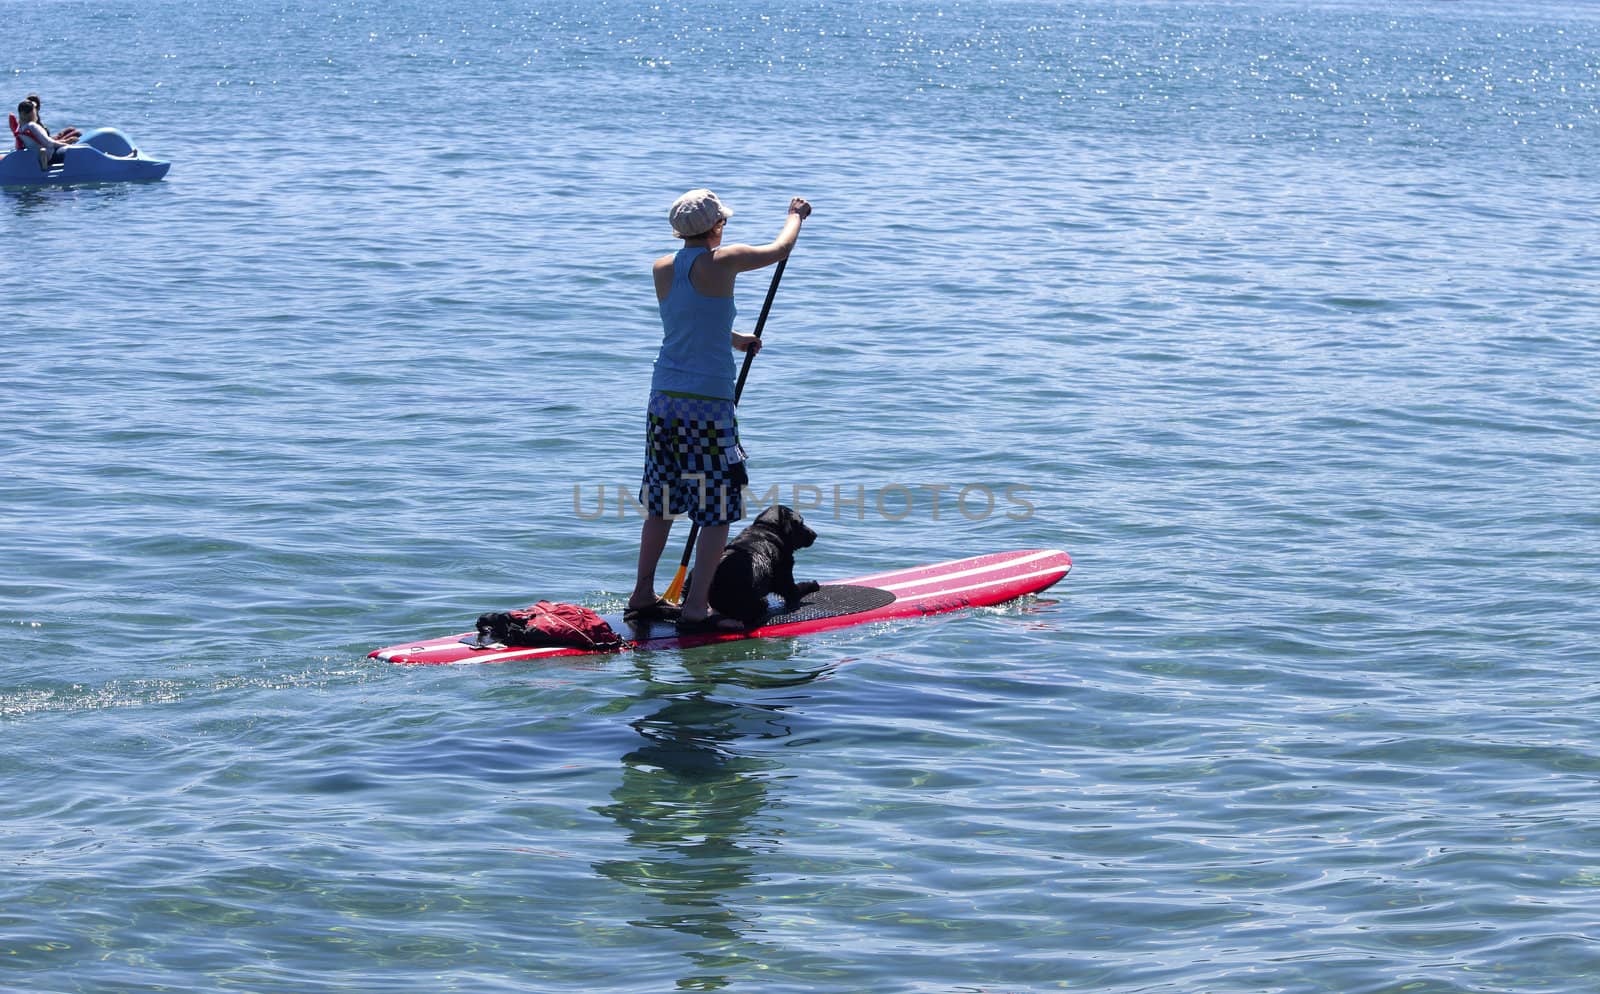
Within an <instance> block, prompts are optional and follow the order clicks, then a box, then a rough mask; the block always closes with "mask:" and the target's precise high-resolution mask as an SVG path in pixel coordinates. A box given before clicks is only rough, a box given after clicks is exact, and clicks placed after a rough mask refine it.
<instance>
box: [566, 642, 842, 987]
mask: <svg viewBox="0 0 1600 994" xmlns="http://www.w3.org/2000/svg"><path fill="white" fill-rule="evenodd" d="M774 648H778V650H779V651H782V648H781V645H780V646H777V647H775V646H773V645H772V644H770V643H769V644H768V645H766V646H764V647H763V649H764V651H765V653H766V654H765V656H764V657H761V658H756V657H752V656H749V655H746V654H745V653H748V652H749V651H750V650H748V649H746V650H740V649H734V648H732V647H729V648H726V649H724V648H720V647H719V649H714V650H709V651H708V652H706V653H701V654H698V655H699V656H700V657H701V658H700V659H699V660H698V661H695V660H693V659H690V660H688V661H685V662H684V664H683V668H682V669H681V670H678V671H677V672H676V673H674V674H672V675H671V677H667V676H665V675H657V674H656V673H654V672H653V665H654V662H656V661H655V660H652V659H651V654H649V653H637V654H636V660H635V661H636V664H637V666H638V670H639V675H640V677H641V679H642V681H643V684H644V688H643V690H642V691H641V694H640V696H639V698H638V702H639V704H640V705H641V706H642V707H646V708H650V709H651V710H650V711H649V713H647V714H645V715H643V716H642V717H639V718H636V719H634V720H633V721H632V722H631V724H632V726H633V728H634V729H635V730H636V731H637V732H638V733H639V735H640V736H641V737H642V738H643V740H644V741H643V742H642V743H641V744H640V745H639V747H638V748H637V749H634V750H633V751H631V752H629V753H627V754H626V755H624V756H623V757H622V781H621V783H619V784H618V785H617V788H616V789H615V790H614V791H612V793H611V798H612V803H611V804H607V805H603V806H600V807H597V808H596V809H595V810H596V811H598V812H599V813H601V814H604V815H605V816H607V817H609V818H612V819H613V820H615V821H616V823H617V824H618V825H620V826H621V827H622V828H623V829H624V830H625V831H626V832H627V841H628V844H629V845H630V846H631V847H633V849H634V850H635V851H634V853H633V858H631V859H626V860H609V861H605V862H601V863H596V864H595V869H596V870H597V871H599V872H600V873H601V874H603V875H605V876H607V877H609V878H611V879H612V880H616V881H618V882H620V883H624V884H627V885H628V886H630V887H635V888H638V889H639V890H640V891H643V892H644V893H645V894H646V895H648V896H649V897H650V898H652V899H654V900H655V902H657V903H658V904H659V906H660V910H658V911H657V912H656V913H655V914H651V915H648V916H646V917H643V918H639V919H636V920H634V921H633V922H631V924H632V925H634V926H635V927H638V928H645V929H670V930H672V931H675V932H679V933H682V934H685V935H689V936H692V937H695V938H696V940H697V943H696V945H695V947H694V949H693V950H692V951H690V952H689V953H688V954H687V955H688V957H689V959H690V961H691V962H692V963H693V966H694V968H695V973H694V974H693V975H691V976H687V977H684V978H682V979H681V980H680V981H679V982H678V986H679V988H680V989H684V990H720V989H722V988H724V987H726V986H727V985H728V983H729V975H730V974H733V973H736V972H739V971H738V969H737V968H738V967H740V966H741V965H744V964H750V963H753V962H756V961H758V960H759V959H760V958H761V950H760V947H759V944H758V943H755V942H753V941H752V940H751V939H750V938H749V937H748V933H749V932H750V931H751V927H752V926H753V925H754V920H753V919H754V918H755V915H754V914H752V913H750V912H740V911H736V910H733V909H732V908H730V907H728V897H729V895H730V894H732V893H733V892H734V891H736V890H738V889H739V888H741V887H743V886H744V885H746V884H747V883H750V882H751V881H752V880H753V879H756V877H757V875H758V873H759V869H758V867H759V865H760V863H761V858H762V854H763V853H765V852H767V851H770V850H772V849H774V848H776V847H777V846H779V845H780V844H781V838H780V835H781V833H779V832H777V831H763V828H762V819H761V813H762V811H763V810H764V809H765V808H767V807H768V805H769V804H770V797H769V795H770V794H771V793H772V791H773V790H774V789H775V787H774V784H775V782H776V780H777V776H776V774H777V773H778V771H780V770H781V769H782V764H781V763H779V762H778V761H777V760H775V759H772V758H770V757H771V754H770V751H769V750H768V749H766V748H765V747H766V746H767V745H769V744H771V743H772V741H774V740H779V739H784V738H786V737H788V736H789V734H790V731H791V728H790V722H791V720H792V717H793V709H794V708H795V707H796V705H797V703H799V702H800V701H801V700H803V698H800V697H796V696H794V695H792V694H785V693H784V692H785V691H786V690H791V689H792V688H796V687H800V686H803V685H804V684H807V683H809V682H811V681H812V680H815V679H816V678H817V677H819V676H821V675H822V674H823V673H824V672H826V668H824V669H818V670H794V669H787V668H782V667H781V665H780V664H779V663H778V662H777V661H776V660H775V659H774V658H773V656H772V650H773V649H774ZM682 658H683V657H681V656H680V659H682ZM661 662H665V661H664V660H661ZM757 663H760V664H763V665H761V666H757V665H755V664H757ZM751 691H753V692H756V695H757V696H758V697H759V699H758V700H741V699H734V698H735V697H736V696H738V695H740V694H741V693H742V692H751Z"/></svg>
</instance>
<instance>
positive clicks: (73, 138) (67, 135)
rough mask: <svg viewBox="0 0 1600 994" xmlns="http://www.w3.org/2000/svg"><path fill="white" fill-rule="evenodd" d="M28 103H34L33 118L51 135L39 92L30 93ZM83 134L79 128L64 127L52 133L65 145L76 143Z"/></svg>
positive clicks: (52, 136)
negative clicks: (45, 120) (45, 121)
mask: <svg viewBox="0 0 1600 994" xmlns="http://www.w3.org/2000/svg"><path fill="white" fill-rule="evenodd" d="M28 103H30V104H33V119H34V120H35V121H36V122H38V124H39V127H41V128H43V129H44V132H45V134H47V135H49V134H50V127H49V125H47V124H45V123H44V105H43V104H41V103H40V102H39V94H37V93H30V94H28ZM82 135H83V132H81V131H79V130H78V129H77V128H62V129H61V130H60V131H57V132H56V133H55V134H53V135H50V137H51V138H54V139H55V140H56V141H58V142H60V143H61V144H63V145H75V144H77V142H78V139H79V138H80V137H82Z"/></svg>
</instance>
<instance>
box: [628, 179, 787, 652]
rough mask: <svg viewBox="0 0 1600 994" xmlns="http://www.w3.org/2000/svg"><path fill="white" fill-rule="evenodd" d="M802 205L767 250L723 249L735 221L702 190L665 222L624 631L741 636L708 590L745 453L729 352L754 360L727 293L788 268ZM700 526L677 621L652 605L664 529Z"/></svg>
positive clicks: (736, 510)
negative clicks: (629, 626)
mask: <svg viewBox="0 0 1600 994" xmlns="http://www.w3.org/2000/svg"><path fill="white" fill-rule="evenodd" d="M810 214H811V205H810V204H808V203H807V202H806V201H805V200H803V199H802V198H800V197H795V198H794V199H792V200H790V201H789V216H788V218H787V219H786V220H785V221H784V225H783V230H782V231H781V232H779V233H778V237H777V238H776V239H775V240H774V241H772V242H770V243H768V244H766V245H737V244H735V245H723V244H722V231H723V228H724V227H725V226H726V225H727V223H728V218H729V217H731V216H732V215H733V211H731V210H729V209H728V208H727V207H726V206H724V205H723V203H722V201H721V200H719V199H718V198H717V195H716V194H715V193H712V192H711V191H710V190H704V189H701V190H690V191H689V192H688V193H685V194H684V195H683V196H681V197H679V198H678V199H677V200H676V201H674V202H673V204H672V207H671V209H670V210H668V212H667V217H668V219H669V220H670V221H671V223H672V233H673V234H674V235H676V236H677V237H678V238H681V239H683V247H682V248H681V249H679V250H678V251H677V252H675V253H673V254H672V255H664V256H662V257H661V258H659V259H657V260H656V261H655V266H654V275H655V284H656V301H657V303H658V304H659V306H660V310H661V330H662V341H661V351H660V352H659V353H658V354H657V355H656V362H655V372H654V375H653V376H652V378H651V381H650V405H649V410H648V412H647V415H646V419H645V424H646V427H645V467H644V481H643V483H642V484H641V485H640V488H639V503H640V504H642V505H643V506H644V508H645V511H646V515H647V517H646V518H645V522H644V526H643V528H642V529H641V531H640V535H639V569H638V574H637V576H636V578H635V581H634V588H633V595H632V596H631V597H629V598H628V610H627V615H626V617H627V618H628V620H630V621H639V622H644V621H651V620H657V619H663V620H665V619H670V618H673V617H674V616H675V617H676V620H677V625H678V630H679V631H680V632H682V633H684V634H693V633H697V632H717V631H739V630H741V629H742V628H743V625H741V624H740V623H739V622H737V621H735V620H733V619H732V618H724V617H722V616H721V615H718V614H714V613H713V612H712V611H711V607H710V604H709V602H708V595H709V593H710V590H711V578H712V576H713V575H714V574H715V573H716V570H717V563H718V562H719V561H720V560H721V559H722V549H723V546H724V545H726V544H727V541H728V526H729V525H730V524H731V523H733V522H735V521H738V520H739V519H740V518H742V517H744V493H743V488H744V485H745V484H746V483H747V482H749V477H748V476H747V475H746V473H745V467H744V460H745V453H744V449H743V448H741V447H740V445H739V427H738V424H737V423H736V422H735V420H734V380H735V372H734V362H733V351H735V350H736V351H739V352H746V351H748V352H750V353H755V352H758V351H760V349H761V340H760V339H759V338H756V337H755V336H754V335H744V334H740V333H739V332H736V331H734V330H733V317H734V313H735V308H734V305H733V281H734V278H735V277H737V276H738V275H739V274H740V273H744V272H749V271H750V270H753V269H761V268H762V267H765V266H770V265H773V264H774V263H776V262H778V261H779V260H781V259H786V258H788V257H789V253H790V252H791V251H792V250H793V249H794V243H795V240H796V239H797V238H799V237H800V223H801V222H802V221H804V220H805V219H806V218H807V217H808V216H809V215H810ZM685 514H686V515H688V516H689V518H690V520H692V521H694V522H695V523H696V524H698V525H699V526H700V535H699V538H698V540H697V541H696V542H695V550H694V563H695V570H694V581H693V582H692V583H691V584H690V585H689V590H688V593H687V594H686V595H685V596H684V600H683V607H682V610H681V613H680V612H679V611H678V609H676V608H673V607H672V606H671V605H669V604H668V603H667V602H665V601H663V600H661V599H659V598H657V597H656V588H655V576H656V565H657V563H659V562H660V560H661V553H662V552H663V551H664V550H665V549H666V545H667V538H668V536H669V535H670V533H671V531H672V522H673V517H672V516H676V515H685Z"/></svg>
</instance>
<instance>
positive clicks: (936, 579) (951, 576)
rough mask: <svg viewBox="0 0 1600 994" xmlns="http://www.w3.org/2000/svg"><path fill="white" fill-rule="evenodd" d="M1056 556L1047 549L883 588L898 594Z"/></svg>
mask: <svg viewBox="0 0 1600 994" xmlns="http://www.w3.org/2000/svg"><path fill="white" fill-rule="evenodd" d="M1055 554H1056V553H1055V550H1053V549H1045V550H1042V551H1040V552H1035V553H1034V554H1033V555H1031V556H1023V557H1022V558H1020V559H1005V560H1002V561H1000V562H998V563H990V564H989V565H987V566H975V567H973V568H972V569H964V570H959V571H957V572H955V573H939V574H937V575H935V576H925V577H921V578H919V579H914V580H902V581H900V582H899V583H885V584H882V585H881V586H882V587H883V589H884V590H891V591H896V592H898V591H901V590H905V589H907V588H909V587H921V586H924V585H927V584H930V583H944V582H945V581H946V580H959V579H961V578H962V577H964V576H975V575H978V574H981V573H993V572H996V571H999V570H1008V569H1014V568H1016V567H1018V566H1026V565H1027V564H1028V563H1031V562H1037V561H1038V560H1040V559H1044V558H1046V557H1048V556H1053V555H1055ZM960 561H961V560H959V559H958V560H956V562H960ZM890 575H892V574H890ZM962 589H964V590H971V589H972V588H971V587H964V588H962Z"/></svg>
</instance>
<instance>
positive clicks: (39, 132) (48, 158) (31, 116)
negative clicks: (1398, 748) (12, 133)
mask: <svg viewBox="0 0 1600 994" xmlns="http://www.w3.org/2000/svg"><path fill="white" fill-rule="evenodd" d="M17 141H18V142H20V143H21V145H22V147H23V148H25V149H33V150H34V151H36V152H38V153H39V168H40V169H49V168H50V167H51V166H54V165H57V164H58V163H60V162H61V160H62V157H63V156H64V155H65V154H66V150H67V143H66V142H62V141H56V140H55V139H54V138H51V137H50V133H49V132H47V131H45V129H44V128H42V127H40V125H39V110H38V108H37V107H35V106H34V105H33V102H32V101H29V100H24V101H22V103H20V104H17Z"/></svg>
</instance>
